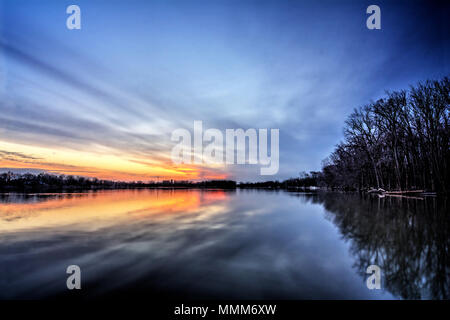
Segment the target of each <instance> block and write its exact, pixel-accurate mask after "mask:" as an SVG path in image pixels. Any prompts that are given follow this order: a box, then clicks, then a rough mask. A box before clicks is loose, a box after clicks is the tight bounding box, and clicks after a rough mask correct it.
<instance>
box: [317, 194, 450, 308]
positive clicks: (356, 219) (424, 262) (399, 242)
mask: <svg viewBox="0 0 450 320" xmlns="http://www.w3.org/2000/svg"><path fill="white" fill-rule="evenodd" d="M312 201H313V202H319V203H321V204H323V205H324V206H325V208H326V209H327V211H328V213H327V215H328V218H329V219H330V220H331V221H333V223H334V224H335V225H336V226H337V227H338V228H339V229H340V232H341V233H342V235H343V238H344V239H346V240H350V241H351V253H352V254H353V255H354V256H355V257H357V259H356V263H355V267H356V268H357V270H358V272H359V273H360V274H361V275H362V276H363V277H365V278H366V277H367V275H366V273H365V270H366V268H367V267H368V266H369V265H371V264H376V265H378V266H380V267H381V270H382V275H383V282H382V283H383V286H384V287H385V288H386V289H387V290H388V291H390V292H391V293H392V294H394V295H395V296H399V297H402V298H404V299H420V298H422V299H423V298H432V299H449V298H450V295H449V294H450V270H449V269H450V256H449V245H450V240H449V230H450V219H449V216H448V199H445V198H444V199H438V198H426V199H424V200H420V199H406V198H392V197H386V198H382V199H380V198H376V197H373V196H368V195H359V194H317V195H315V196H313V197H312Z"/></svg>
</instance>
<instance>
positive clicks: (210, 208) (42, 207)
mask: <svg viewBox="0 0 450 320" xmlns="http://www.w3.org/2000/svg"><path fill="white" fill-rule="evenodd" d="M228 198H229V196H228V195H227V194H226V193H225V192H224V191H213V192H211V191H208V192H203V191H200V190H157V189H156V190H120V191H100V192H90V193H71V194H48V195H45V198H43V197H42V195H40V196H39V197H36V198H33V199H32V200H34V201H35V202H31V203H29V202H28V203H17V202H15V203H13V202H5V201H4V202H1V201H2V200H0V232H15V231H19V230H29V229H39V228H54V227H69V226H72V227H81V228H83V229H85V230H86V229H88V230H95V229H98V228H102V227H105V226H108V225H113V224H119V223H127V222H129V221H130V220H131V221H136V220H139V219H155V220H158V221H161V220H165V219H174V217H176V216H178V215H189V214H192V213H201V216H203V217H204V216H205V215H206V216H208V214H213V213H217V212H220V211H223V209H224V208H225V206H226V203H227V199H228ZM4 199H8V197H4ZM20 199H21V198H20ZM36 199H37V201H36ZM22 200H23V199H22ZM28 201H30V198H28ZM197 219H198V216H197Z"/></svg>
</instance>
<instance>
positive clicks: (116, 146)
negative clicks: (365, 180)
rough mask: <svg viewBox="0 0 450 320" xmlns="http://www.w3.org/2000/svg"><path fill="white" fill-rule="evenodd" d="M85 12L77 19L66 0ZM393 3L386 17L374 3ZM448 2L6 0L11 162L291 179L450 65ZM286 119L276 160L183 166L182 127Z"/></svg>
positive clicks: (0, 12) (1, 21) (3, 60)
mask: <svg viewBox="0 0 450 320" xmlns="http://www.w3.org/2000/svg"><path fill="white" fill-rule="evenodd" d="M72 4H76V5H78V6H79V7H80V9H81V29H79V30H69V29H68V28H67V27H66V19H67V18H68V17H69V14H67V13H66V8H67V7H68V6H69V5H72ZM371 4H377V5H378V6H379V7H380V8H381V29H380V30H369V29H368V28H367V27H366V19H367V18H368V16H369V15H368V14H366V8H367V7H368V6H369V5H371ZM448 16H450V10H449V5H448V4H446V5H444V4H443V3H439V2H436V1H375V2H374V1H370V2H369V1H287V0H286V1H283V0H278V1H263V0H262V1H247V0H241V1H231V0H230V1H225V0H214V1H212V0H209V1H206V0H205V1H196V0H195V1H194V0H183V1H170V0H166V1H115V0H108V1H100V0H88V1H84V0H70V1H64V0H54V1H41V0H36V1H31V0H29V1H23V0H0V96H1V99H0V171H8V170H12V169H14V171H15V172H43V171H45V172H50V173H55V174H72V175H80V176H88V177H98V178H103V179H114V180H128V181H131V180H154V179H175V180H199V179H225V178H227V179H235V180H238V181H261V180H275V179H278V180H281V179H286V178H289V177H295V176H298V174H299V172H302V171H310V170H320V169H321V162H322V160H323V159H325V158H326V157H327V156H328V155H329V154H330V153H331V152H332V151H333V149H334V147H335V145H336V144H337V143H339V141H341V140H342V139H343V133H342V128H343V125H344V121H345V119H346V118H347V117H348V115H349V114H350V113H351V112H352V110H353V109H354V108H356V107H359V106H362V105H364V104H367V103H369V102H370V101H374V100H377V99H379V98H382V97H383V96H384V95H385V92H386V90H389V91H392V90H401V89H408V88H409V86H410V85H415V84H417V83H418V82H419V81H424V80H427V79H440V78H442V77H444V76H448V75H449V74H450V53H449V52H450V50H449V47H450V37H449V30H450V22H449V21H450V19H448ZM195 120H201V121H203V126H204V128H205V129H207V128H217V129H219V130H221V131H223V132H224V130H225V129H237V128H243V129H244V130H246V129H249V128H255V129H259V128H267V129H279V148H280V157H279V171H278V173H277V174H276V175H274V176H261V175H260V170H259V169H260V167H259V166H257V165H207V164H175V163H173V162H172V159H171V150H172V148H173V146H174V142H173V141H171V134H172V132H173V131H174V130H175V129H177V128H185V129H188V130H190V131H191V132H192V130H193V123H194V121H195Z"/></svg>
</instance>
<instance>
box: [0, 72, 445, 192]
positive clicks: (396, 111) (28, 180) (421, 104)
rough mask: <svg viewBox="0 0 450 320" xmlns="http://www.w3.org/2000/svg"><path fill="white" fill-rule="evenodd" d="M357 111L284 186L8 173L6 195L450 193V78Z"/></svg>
mask: <svg viewBox="0 0 450 320" xmlns="http://www.w3.org/2000/svg"><path fill="white" fill-rule="evenodd" d="M386 95H387V96H386V97H385V98H383V99H379V100H378V101H376V102H372V103H369V104H367V105H365V106H362V107H359V108H356V109H354V111H353V113H352V114H351V115H350V116H349V117H348V119H347V120H346V122H345V126H344V130H343V131H344V141H343V142H340V143H339V144H338V145H337V146H336V148H335V150H334V151H333V153H332V154H331V155H330V156H329V157H328V158H326V159H325V160H324V161H323V163H322V171H311V172H310V173H305V172H302V173H300V175H299V177H297V178H291V179H287V180H284V181H264V182H236V181H232V180H209V181H200V182H194V181H174V180H164V181H147V182H144V181H134V182H123V181H111V180H99V179H97V178H86V177H82V176H72V175H68V176H66V175H55V174H49V173H40V174H31V173H25V174H18V173H13V172H11V171H10V172H6V173H2V174H0V193H5V192H52V191H62V192H70V191H86V190H111V189H137V188H172V189H175V188H178V189H179V188H196V189H205V188H209V189H210V188H214V189H236V188H239V189H269V190H274V189H283V190H332V191H359V192H366V193H369V194H376V195H378V196H380V197H383V196H415V195H422V196H423V195H436V194H448V192H449V191H450V151H449V142H450V128H449V113H450V79H449V78H448V77H444V78H443V79H442V80H440V81H426V82H424V83H419V84H418V85H417V86H416V87H411V88H410V89H409V91H406V90H402V91H395V92H386Z"/></svg>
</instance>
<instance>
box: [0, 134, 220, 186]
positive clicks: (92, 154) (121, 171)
mask: <svg viewBox="0 0 450 320" xmlns="http://www.w3.org/2000/svg"><path fill="white" fill-rule="evenodd" d="M2 150H6V153H7V156H5V155H3V156H2V154H1V153H0V168H11V169H25V170H26V169H34V170H42V171H46V172H48V173H53V174H58V175H59V174H64V175H74V176H84V177H90V178H98V179H103V180H115V181H156V180H159V181H161V180H171V179H173V180H175V181H176V180H193V181H196V180H223V179H227V178H228V175H227V174H226V173H220V172H217V170H215V169H216V168H211V167H207V166H200V165H195V164H192V165H191V164H183V165H177V164H174V163H172V161H171V160H170V158H169V159H166V158H162V157H161V156H160V157H159V158H157V159H153V160H151V161H150V160H149V159H137V158H136V157H132V156H127V155H123V156H118V155H114V154H112V153H111V154H109V153H106V152H105V151H103V153H97V152H96V151H89V150H86V151H74V150H54V149H51V148H46V147H40V146H26V145H22V144H15V143H9V142H4V141H0V151H2Z"/></svg>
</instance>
